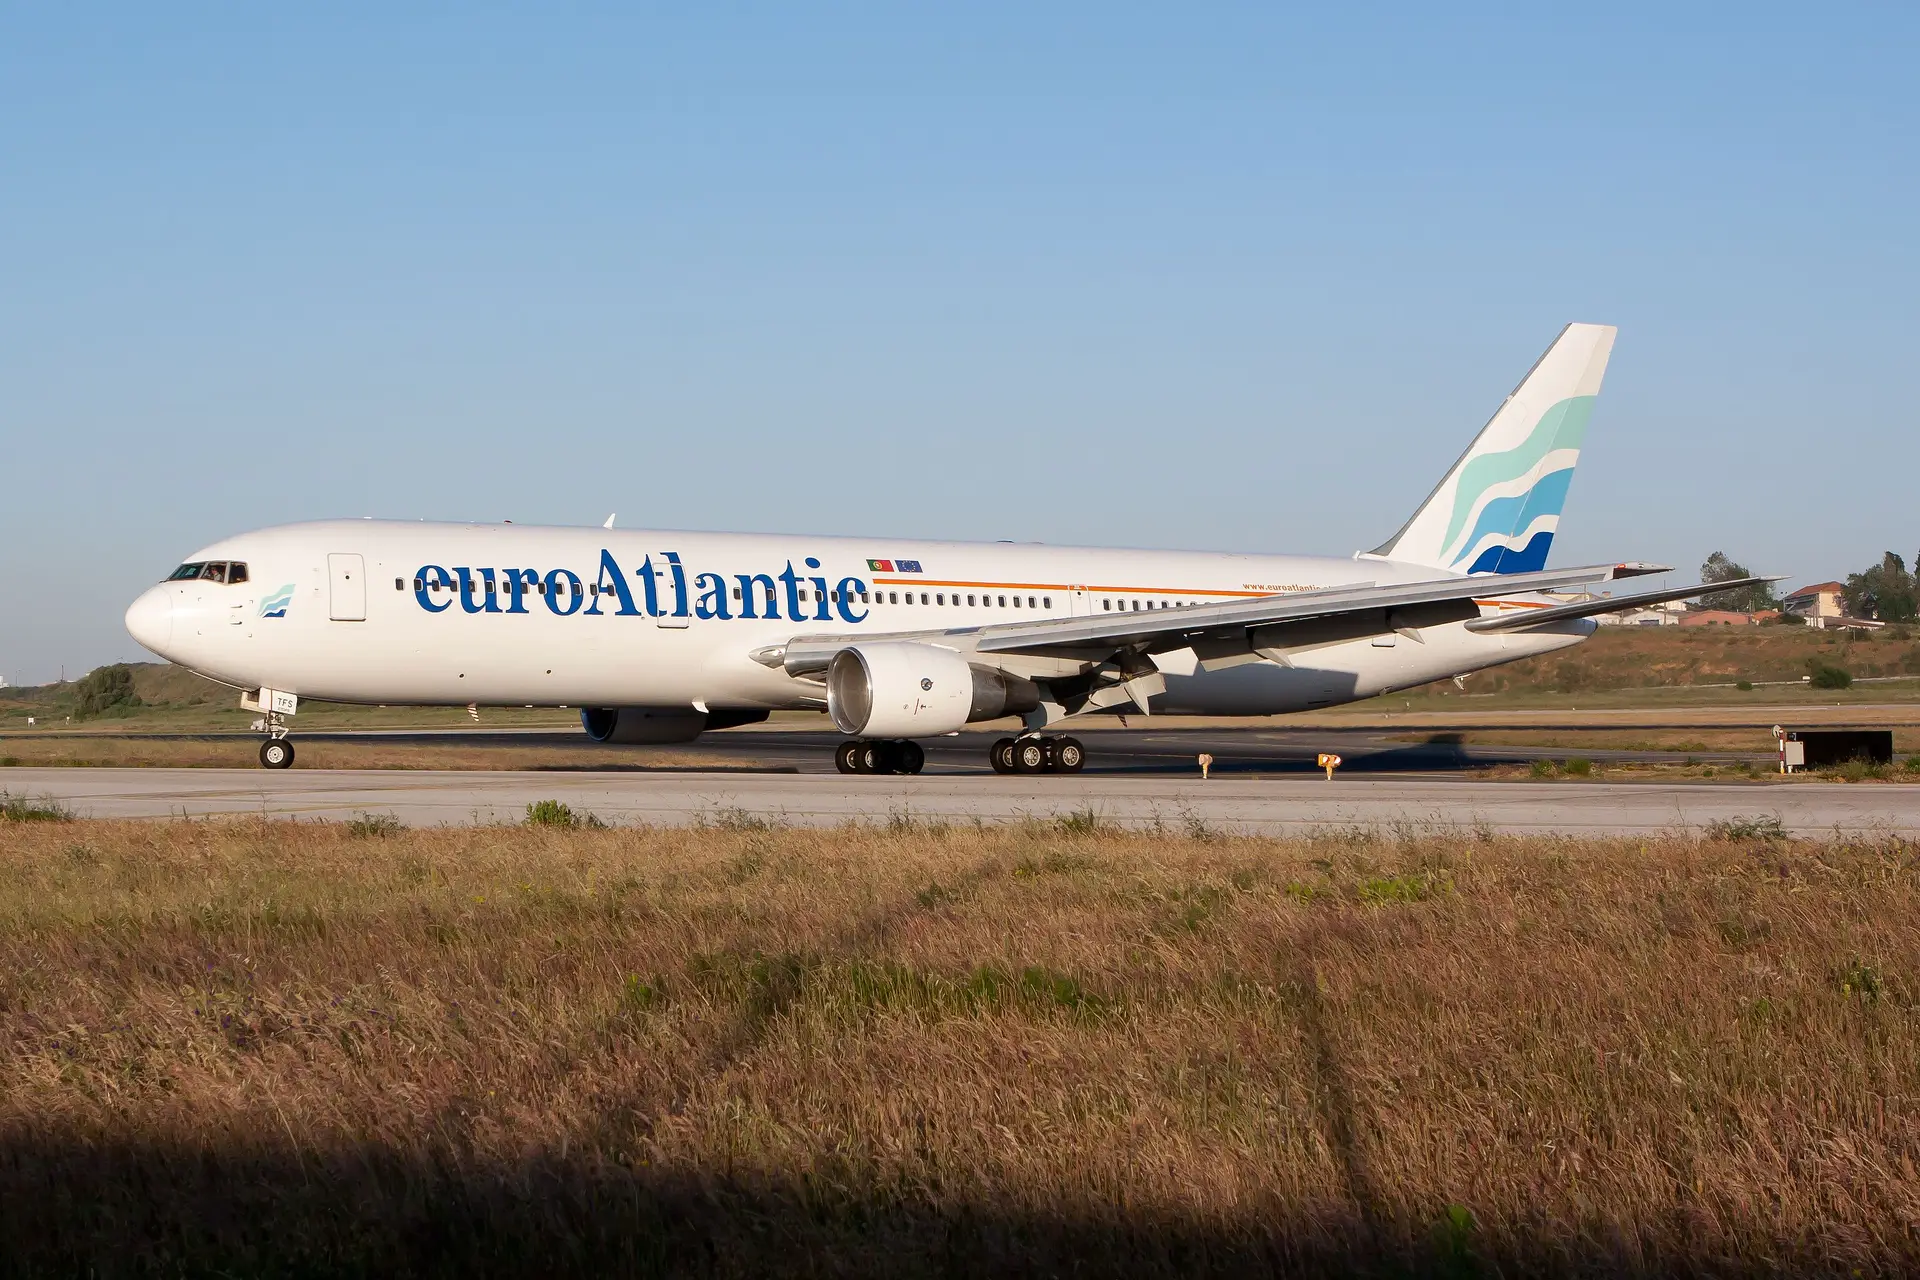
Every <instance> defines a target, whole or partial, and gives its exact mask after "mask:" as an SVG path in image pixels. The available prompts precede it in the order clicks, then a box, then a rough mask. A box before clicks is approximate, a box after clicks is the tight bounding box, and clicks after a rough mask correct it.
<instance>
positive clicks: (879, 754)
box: [860, 742, 894, 773]
mask: <svg viewBox="0 0 1920 1280" xmlns="http://www.w3.org/2000/svg"><path fill="white" fill-rule="evenodd" d="M893 771H894V769H893V744H892V743H891V742H863V743H861V744H860V772H861V773H892V772H893Z"/></svg>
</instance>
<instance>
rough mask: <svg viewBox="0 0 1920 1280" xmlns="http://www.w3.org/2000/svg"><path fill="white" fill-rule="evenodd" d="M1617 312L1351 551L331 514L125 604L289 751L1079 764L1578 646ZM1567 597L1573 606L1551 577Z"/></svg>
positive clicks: (222, 548)
mask: <svg viewBox="0 0 1920 1280" xmlns="http://www.w3.org/2000/svg"><path fill="white" fill-rule="evenodd" d="M1614 334H1615V330H1614V328H1613V327H1612V326H1609V325H1592V324H1570V325H1568V326H1567V327H1566V328H1565V329H1563V330H1562V331H1561V332H1560V334H1559V336H1558V337H1557V338H1556V339H1555V340H1554V342H1553V344H1552V346H1550V347H1549V348H1548V349H1547V351H1546V353H1545V354H1544V355H1542V356H1541V357H1540V359H1539V360H1538V361H1537V362H1536V363H1535V364H1534V366H1533V368H1532V369H1531V370H1530V371H1529V372H1528V374H1527V376H1526V377H1525V378H1524V379H1522V380H1521V382H1520V384H1519V386H1518V387H1516V388H1515V389H1514V391H1513V392H1512V393H1511V394H1510V395H1509V396H1508V397H1507V398H1506V400H1505V401H1503V402H1502V403H1501V405H1500V407H1499V409H1498V410H1497V411H1496V412H1495V413H1494V415H1493V417H1492V418H1491V419H1490V420H1489V421H1488V422H1487V424H1486V425H1485V427H1483V428H1482V429H1481V431H1480V432H1479V434H1478V435H1477V436H1475V437H1474V440H1473V442H1472V444H1470V445H1469V446H1468V447H1467V450H1466V452H1464V453H1463V454H1461V455H1460V458H1459V460H1458V461H1456V462H1455V463H1454V465H1453V467H1452V468H1451V469H1450V470H1448V471H1447V473H1446V474H1445V476H1444V477H1442V479H1441V480H1440V483H1439V484H1438V485H1436V486H1435V487H1434V489H1433V492H1432V493H1431V494H1429V495H1428V497H1427V499H1426V501H1424V502H1423V503H1421V504H1420V506H1419V507H1418V508H1417V509H1416V510H1415V511H1414V513H1413V515H1412V516H1411V517H1410V518H1409V519H1408V520H1407V522H1406V524H1404V525H1403V526H1402V527H1401V529H1400V531H1399V532H1398V533H1396V534H1394V535H1393V536H1392V537H1391V538H1389V539H1387V540H1386V541H1385V542H1384V543H1382V544H1381V545H1380V546H1378V547H1376V548H1374V549H1373V550H1371V551H1365V552H1359V553H1356V554H1355V555H1353V556H1352V557H1351V558H1347V559H1339V558H1333V557H1302V556H1283V555H1252V554H1248V555H1237V554H1218V553H1204V552H1181V551H1149V550H1124V549H1108V548H1094V547H1069V546H1045V545H1033V544H1013V543H1005V542H990V543H969V542H927V541H911V540H903V539H899V538H848V537H810V536H799V535H794V536H786V535H764V534H738V533H687V532H671V531H662V530H641V529H620V530H615V529H614V528H613V527H612V524H613V521H612V518H611V517H609V519H608V522H607V524H606V526H604V527H598V528H594V527H586V528H574V527H558V526H534V525H520V524H511V523H501V524H455V523H428V522H424V521H422V522H406V521H390V520H370V519H369V520H331V521H318V522H311V523H302V524H289V525H281V526H277V527H273V528H267V529H261V530H258V531H255V532H252V533H243V534H240V535H238V536H236V537H232V538H227V539H223V540H222V541H219V542H216V543H214V544H213V545H211V546H208V547H204V548H202V549H200V550H199V551H196V552H194V553H193V555H191V556H190V557H188V559H187V560H186V561H184V562H183V563H182V564H180V566H179V567H178V568H176V569H175V570H174V571H173V572H172V573H171V574H169V575H168V577H167V578H166V579H165V580H164V581H162V582H161V583H159V584H158V585H157V586H154V587H152V588H149V589H148V590H147V591H146V592H145V593H143V594H142V595H141V596H140V597H139V598H138V599H136V600H135V601H134V602H133V604H132V605H131V607H129V608H128V610H127V614H126V625H127V630H128V632H129V633H130V634H131V635H132V636H133V638H134V639H135V640H137V641H138V642H139V643H140V644H141V645H143V646H145V647H146V648H147V649H150V650H152V651H153V652H154V653H156V654H158V655H160V656H161V657H163V658H166V659H167V660H169V661H171V662H174V663H177V664H179V665H181V666H184V667H188V668H190V669H192V670H193V671H196V672H198V673H200V674H201V675H203V676H206V677H208V678H209V679H212V680H215V681H218V682H220V683H222V684H226V685H229V686H231V687H233V688H235V689H237V690H239V691H240V695H241V696H240V704H241V706H242V707H243V708H245V709H248V710H253V711H257V712H259V713H260V717H261V718H260V719H258V720H256V721H255V722H254V727H255V729H256V730H257V731H260V732H262V733H263V734H264V735H265V737H264V739H263V741H262V743H261V748H260V761H261V763H262V764H263V765H266V766H267V767H269V768H287V767H289V766H291V765H292V764H293V760H294V746H293V742H292V740H291V738H290V727H289V724H288V720H289V718H290V717H291V716H293V715H294V714H296V712H297V711H298V707H299V703H300V700H301V699H324V700H327V701H332V702H348V703H377V704H392V703H406V704H416V705H452V706H471V707H479V706H515V707H518V706H528V705H537V706H554V707H579V708H582V710H581V712H580V720H581V726H582V728H583V729H584V730H585V732H586V734H587V736H588V737H589V738H591V739H592V740H594V741H596V742H603V743H615V744H618V743H668V742H687V741H691V740H693V739H694V738H696V737H698V736H699V735H700V734H701V733H703V732H706V731H709V730H717V729H722V728H727V727H732V726H738V725H745V724H753V723H757V722H759V721H763V720H765V719H766V718H767V716H768V715H769V713H770V712H773V711H776V710H811V711H824V712H825V713H826V715H827V717H828V718H829V719H830V720H831V721H832V723H833V725H834V726H835V727H836V728H837V729H838V730H839V731H840V732H841V733H842V734H844V735H846V737H845V740H844V741H842V742H841V743H840V744H839V745H838V747H837V748H836V750H835V753H834V762H835V765H836V767H837V768H838V769H839V770H840V771H841V772H843V773H918V772H919V771H920V769H921V768H922V766H923V764H924V763H925V751H924V749H923V748H922V747H921V746H920V744H919V742H918V741H917V740H919V739H927V738H933V737H938V736H941V735H948V734H954V733H957V732H958V731H959V730H961V729H962V728H964V727H966V726H967V725H970V724H979V723H983V722H988V721H994V720H999V719H1002V718H1004V717H1010V716H1011V717H1018V718H1019V720H1020V723H1021V728H1020V730H1019V732H1018V733H1016V734H1011V735H1009V736H1006V737H1002V738H1000V739H999V740H997V741H996V742H995V743H994V744H993V746H992V747H991V749H990V752H989V762H990V763H991V765H992V767H993V769H994V770H995V771H996V772H1000V773H1021V774H1036V773H1048V772H1062V773H1075V772H1078V771H1080V770H1081V769H1082V768H1084V767H1085V764H1086V751H1085V748H1084V746H1083V745H1082V744H1081V742H1080V741H1079V740H1078V739H1076V738H1074V737H1072V736H1071V735H1069V734H1065V733H1062V732H1059V731H1058V727H1059V726H1061V725H1063V724H1064V723H1066V722H1070V721H1074V720H1076V719H1077V718H1080V717H1086V716H1091V715H1100V714H1108V715H1112V714H1140V715H1164V714H1183V715H1204V716H1267V715H1274V714H1278V713H1284V712H1294V711H1304V710H1313V709H1318V708H1321V707H1329V706H1334V705H1336V704H1339V703H1345V702H1352V701H1355V700H1358V699H1362V698H1370V697H1373V696H1375V695H1377V694H1380V693H1385V692H1389V691H1393V690H1398V689H1405V688H1410V687H1412V686H1415V685H1422V684H1426V683H1429V682H1431V681H1434V680H1439V679H1443V678H1446V677H1461V676H1464V675H1466V674H1468V673H1471V672H1475V671H1480V670H1484V669H1485V668H1488V667H1493V666H1498V665H1500V664H1502V663H1508V662H1515V661H1518V660H1520V659H1523V658H1531V657H1537V656H1538V655H1540V654H1544V653H1550V652H1553V651H1554V650H1558V649H1564V648H1567V647H1568V646H1571V645H1576V644H1578V643H1580V642H1581V641H1582V640H1584V639H1586V638H1587V637H1588V636H1589V635H1591V634H1592V633H1593V631H1594V630H1595V627H1596V623H1595V622H1594V616H1595V615H1597V614H1601V613H1606V612H1611V611H1613V610H1617V609H1624V608H1629V607H1634V606H1638V605H1646V604H1654V603H1660V602H1664V601H1670V600H1678V599H1683V598H1687V597H1691V596H1697V595H1700V594H1703V593H1705V592H1708V591H1720V590H1727V589H1729V588H1733V587H1739V586H1743V585H1747V584H1749V583H1751V582H1759V581H1773V580H1774V579H1763V578H1743V579H1739V580H1737V581H1734V582H1719V583H1711V584H1704V583H1703V584H1699V585H1694V586H1688V587H1682V588H1675V589H1663V590H1659V591H1652V592H1644V593H1640V594H1636V595H1623V596H1613V597H1610V598H1609V597H1599V598H1595V597H1594V596H1593V593H1592V589H1593V588H1595V587H1597V586H1599V585H1600V584H1603V583H1608V582H1613V581H1616V580H1620V579H1626V578H1631V577H1634V576H1636V575H1640V574H1646V573H1661V572H1666V571H1667V569H1666V567H1665V566H1661V565H1649V564H1638V563H1618V564H1604V565H1589V566H1585V567H1580V568H1571V569H1548V568H1546V560H1547V553H1548V550H1549V548H1550V547H1551V545H1552V542H1553V536H1554V533H1555V531H1556V530H1557V529H1558V528H1559V521H1560V513H1561V509H1562V507H1563V506H1564V504H1565V502H1566V497H1567V488H1568V482H1569V481H1570V480H1571V479H1572V477H1573V471H1574V467H1575V464H1576V463H1577V462H1578V461H1579V457H1580V449H1581V446H1582V443H1583V442H1584V439H1585V436H1586V431H1587V423H1588V419H1589V417H1590V416H1591V414H1592V410H1593V405H1594V399H1595V397H1596V396H1597V394H1598V393H1599V390H1600V383H1601V379H1602V376H1603V375H1604V373H1605V371H1606V366H1607V360H1608V356H1609V355H1610V353H1611V351H1612V348H1613V341H1614ZM1573 592H1584V593H1585V595H1584V598H1579V599H1573V600H1565V599H1561V598H1556V596H1555V595H1554V594H1550V593H1560V594H1561V596H1564V595H1565V594H1566V593H1573Z"/></svg>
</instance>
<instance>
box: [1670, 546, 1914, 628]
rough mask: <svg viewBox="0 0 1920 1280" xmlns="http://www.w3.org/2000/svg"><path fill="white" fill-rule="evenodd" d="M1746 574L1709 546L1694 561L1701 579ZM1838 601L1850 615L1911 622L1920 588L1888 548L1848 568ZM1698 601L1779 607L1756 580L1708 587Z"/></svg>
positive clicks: (1736, 608)
mask: <svg viewBox="0 0 1920 1280" xmlns="http://www.w3.org/2000/svg"><path fill="white" fill-rule="evenodd" d="M1914 567H1915V568H1920V555H1916V556H1914ZM1752 576H1753V575H1752V573H1751V572H1750V571H1749V570H1748V569H1747V567H1746V566H1745V565H1743V564H1740V563H1739V562H1737V561H1735V560H1734V559H1732V558H1731V557H1730V556H1728V555H1727V553H1726V552H1724V551H1716V552H1714V553H1713V554H1712V555H1710V556H1708V557H1707V559H1706V563H1704V564H1702V565H1701V566H1700V581H1702V582H1731V581H1732V580H1734V579H1735V578H1750V577H1752ZM1840 601H1841V607H1842V608H1843V609H1845V610H1846V612H1847V616H1848V617H1851V618H1873V619H1877V620H1878V621H1881V622H1912V621H1914V619H1915V618H1916V617H1920V588H1917V587H1916V584H1915V581H1914V575H1913V573H1912V572H1910V571H1909V570H1908V569H1907V562H1906V561H1904V560H1902V559H1901V558H1900V557H1899V556H1898V555H1897V554H1895V553H1894V552H1892V551H1889V552H1887V553H1886V554H1885V555H1883V556H1881V557H1880V563H1878V564H1875V565H1871V566H1869V567H1868V568H1866V569H1863V570H1861V571H1860V572H1859V573H1850V574H1848V575H1847V580H1846V582H1845V584H1844V585H1843V587H1842V589H1841V592H1840ZM1700 607H1701V608H1703V609H1728V610H1732V611H1733V612H1735V613H1763V612H1765V611H1767V610H1769V609H1778V608H1780V599H1779V597H1778V596H1777V595H1775V594H1774V590H1773V584H1772V583H1770V582H1759V583H1755V584H1753V585H1752V586H1746V587H1734V588H1731V589H1730V590H1727V591H1715V592H1711V593H1709V594H1707V595H1704V596H1702V597H1700Z"/></svg>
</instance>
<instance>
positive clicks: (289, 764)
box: [260, 738, 293, 769]
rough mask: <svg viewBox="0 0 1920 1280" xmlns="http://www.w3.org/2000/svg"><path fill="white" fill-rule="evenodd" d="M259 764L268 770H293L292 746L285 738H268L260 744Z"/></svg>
mask: <svg viewBox="0 0 1920 1280" xmlns="http://www.w3.org/2000/svg"><path fill="white" fill-rule="evenodd" d="M260 763H261V764H263V765H265V766H266V767H267V768H269V769H291V768H293V744H292V743H291V742H288V741H287V740H286V739H285V738H268V739H267V740H266V741H265V742H263V743H261V744H260Z"/></svg>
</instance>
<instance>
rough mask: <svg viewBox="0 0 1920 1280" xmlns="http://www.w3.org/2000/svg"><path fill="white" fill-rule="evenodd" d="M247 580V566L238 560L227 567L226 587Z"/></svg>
mask: <svg viewBox="0 0 1920 1280" xmlns="http://www.w3.org/2000/svg"><path fill="white" fill-rule="evenodd" d="M246 580H247V566H246V565H245V564H243V563H241V562H240V561H238V560H235V561H234V562H233V563H232V564H230V565H228V566H227V585H228V586H232V585H233V584H234V583H236V582H245V581H246Z"/></svg>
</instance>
